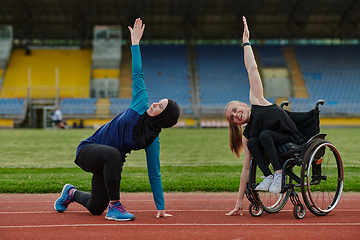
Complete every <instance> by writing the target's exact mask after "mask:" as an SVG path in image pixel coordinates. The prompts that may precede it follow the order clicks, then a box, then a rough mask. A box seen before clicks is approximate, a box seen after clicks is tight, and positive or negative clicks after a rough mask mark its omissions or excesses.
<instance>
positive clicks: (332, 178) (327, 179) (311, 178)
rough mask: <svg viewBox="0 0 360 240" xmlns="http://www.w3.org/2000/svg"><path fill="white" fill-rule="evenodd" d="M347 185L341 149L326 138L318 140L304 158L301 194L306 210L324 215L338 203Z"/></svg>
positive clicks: (317, 214)
mask: <svg viewBox="0 0 360 240" xmlns="http://www.w3.org/2000/svg"><path fill="white" fill-rule="evenodd" d="M343 186H344V169H343V164H342V160H341V157H340V154H339V152H338V150H337V149H336V148H335V146H334V145H333V144H331V143H330V142H329V141H327V140H325V139H315V140H314V141H313V142H312V144H310V146H309V148H308V149H307V150H306V153H305V155H304V164H303V166H302V169H301V193H302V196H303V199H304V202H305V205H306V207H307V208H308V209H309V211H310V212H311V213H313V214H314V215H316V216H324V215H326V214H328V213H329V212H331V211H332V210H333V209H334V208H335V207H336V205H337V204H338V202H339V200H340V197H341V194H342V191H343Z"/></svg>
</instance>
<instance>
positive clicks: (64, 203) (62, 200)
mask: <svg viewBox="0 0 360 240" xmlns="http://www.w3.org/2000/svg"><path fill="white" fill-rule="evenodd" d="M72 188H75V187H74V186H73V185H71V184H66V185H65V186H64V187H63V189H62V192H61V196H60V197H59V198H58V199H57V200H56V201H55V203H54V208H55V210H56V211H58V212H59V213H62V212H64V211H65V210H66V209H67V208H68V206H69V204H70V203H72V202H73V201H74V199H72V198H71V197H70V196H69V190H70V189H72Z"/></svg>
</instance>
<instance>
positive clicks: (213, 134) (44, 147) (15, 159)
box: [0, 128, 360, 193]
mask: <svg viewBox="0 0 360 240" xmlns="http://www.w3.org/2000/svg"><path fill="white" fill-rule="evenodd" d="M93 132H94V130H93V129H67V130H40V129H11V130H5V129H2V130H0V154H1V156H0V166H1V167H0V174H1V177H0V193H58V192H60V191H61V189H62V187H63V185H64V184H66V183H71V184H73V185H75V186H76V187H77V188H79V189H82V190H84V191H90V188H91V174H89V173H86V172H84V171H82V170H81V169H80V168H79V167H77V166H76V165H75V164H74V158H75V152H76V147H77V145H78V144H79V142H80V141H82V140H84V139H85V138H87V137H88V136H90V135H91V134H92V133H93ZM321 132H322V133H326V134H328V136H327V137H326V139H327V140H329V141H331V142H332V143H333V144H334V145H335V146H336V148H337V149H338V150H339V152H340V154H341V157H342V160H343V164H344V171H345V186H344V191H359V190H360V181H359V180H360V177H359V174H358V173H359V171H360V128H322V129H321ZM160 141H161V174H162V182H163V188H164V191H165V192H191V191H206V192H219V191H220V192H221V191H226V192H236V191H237V190H238V187H239V181H240V173H241V168H242V161H243V159H242V156H241V158H240V159H238V158H236V156H235V155H233V154H232V153H231V152H230V149H229V146H228V129H226V128H225V129H164V130H163V131H162V132H161V134H160ZM121 191H122V192H150V191H151V190H150V185H149V181H148V177H147V170H146V159H145V152H144V151H143V150H140V151H133V152H132V153H131V154H129V155H128V157H127V160H126V163H125V166H124V171H123V174H122V182H121Z"/></svg>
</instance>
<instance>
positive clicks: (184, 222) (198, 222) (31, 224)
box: [0, 193, 360, 240]
mask: <svg viewBox="0 0 360 240" xmlns="http://www.w3.org/2000/svg"><path fill="white" fill-rule="evenodd" d="M58 197H59V194H41V195H39V194H0V239H1V240H2V239H4V240H5V239H6V240H8V239H51V240H55V239H126V240H128V239H206V240H212V239H233V240H239V239H278V240H279V239H291V240H296V239H307V240H308V239H326V240H331V239H360V193H343V195H342V197H341V199H340V202H339V204H338V206H337V207H336V208H335V209H334V210H333V211H332V212H331V213H330V214H328V215H327V216H324V217H316V216H314V215H313V214H311V213H310V212H309V211H308V210H307V211H306V216H305V218H304V219H301V220H297V219H295V218H294V216H293V214H292V208H293V206H292V204H291V201H290V200H289V202H288V203H287V205H286V206H285V208H284V209H283V210H281V211H280V212H278V213H275V214H267V213H265V212H264V213H263V215H262V216H260V217H252V216H251V215H250V213H249V211H248V210H246V211H244V215H243V216H240V215H236V216H225V213H227V212H228V211H229V210H231V209H232V208H233V207H234V205H235V199H236V193H166V194H165V200H166V206H167V213H170V214H172V215H173V217H170V218H160V219H157V218H155V214H156V212H155V211H154V209H155V206H154V203H153V201H152V195H151V193H123V194H121V199H122V203H123V204H124V205H125V206H127V210H128V211H129V212H131V213H133V214H135V216H136V219H135V220H134V221H131V222H117V221H109V220H106V219H105V218H104V215H105V213H103V214H102V215H101V216H93V215H91V214H90V213H88V212H87V211H85V209H84V208H83V207H82V206H81V205H79V204H77V203H72V204H71V205H70V206H69V208H68V210H67V211H65V212H64V213H58V212H56V211H55V210H54V208H53V203H54V201H55V200H56V199H57V198H58ZM301 200H302V199H301ZM249 205H250V204H249V202H248V201H247V200H246V201H245V208H246V209H248V207H249Z"/></svg>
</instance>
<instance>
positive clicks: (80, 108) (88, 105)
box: [60, 98, 97, 115]
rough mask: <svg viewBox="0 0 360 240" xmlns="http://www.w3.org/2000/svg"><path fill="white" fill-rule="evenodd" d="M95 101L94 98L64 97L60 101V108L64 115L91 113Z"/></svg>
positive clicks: (93, 109)
mask: <svg viewBox="0 0 360 240" xmlns="http://www.w3.org/2000/svg"><path fill="white" fill-rule="evenodd" d="M96 101H97V99H96V98H64V99H62V100H61V101H60V109H61V111H62V113H63V114H64V115H92V114H95V110H96Z"/></svg>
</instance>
